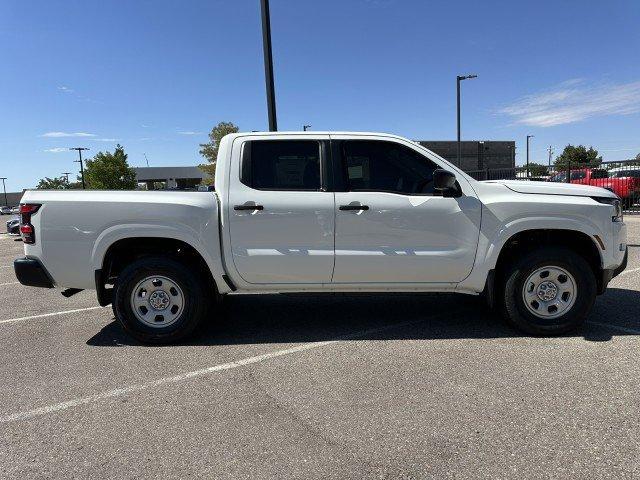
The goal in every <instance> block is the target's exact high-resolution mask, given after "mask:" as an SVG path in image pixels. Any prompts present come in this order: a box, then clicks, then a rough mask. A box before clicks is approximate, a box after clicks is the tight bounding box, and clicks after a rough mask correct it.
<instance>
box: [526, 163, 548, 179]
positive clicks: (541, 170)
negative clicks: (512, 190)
mask: <svg viewBox="0 0 640 480" xmlns="http://www.w3.org/2000/svg"><path fill="white" fill-rule="evenodd" d="M529 175H530V176H532V177H543V176H545V175H549V169H548V168H547V166H546V165H542V164H541V163H535V162H529Z"/></svg>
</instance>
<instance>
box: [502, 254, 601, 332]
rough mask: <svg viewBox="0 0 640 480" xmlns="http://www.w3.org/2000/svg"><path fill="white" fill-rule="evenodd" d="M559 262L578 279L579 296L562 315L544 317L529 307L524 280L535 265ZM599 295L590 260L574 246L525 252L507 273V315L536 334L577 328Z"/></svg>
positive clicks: (518, 325)
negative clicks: (551, 317)
mask: <svg viewBox="0 0 640 480" xmlns="http://www.w3.org/2000/svg"><path fill="white" fill-rule="evenodd" d="M552 265H555V266H558V267H561V268H563V269H565V270H567V271H568V272H569V273H570V274H571V275H572V276H573V279H574V281H575V283H576V291H577V294H576V300H575V303H574V304H573V306H572V307H571V308H570V309H569V310H568V311H567V312H566V313H565V314H564V315H562V316H560V317H557V318H554V319H543V318H540V317H537V316H535V315H533V314H532V313H531V312H529V310H528V309H527V306H526V305H525V302H524V299H523V298H522V291H523V285H524V282H525V281H526V280H527V278H528V277H529V275H530V274H531V273H532V272H534V271H535V270H536V269H538V268H541V267H545V266H552ZM595 296H596V282H595V277H594V274H593V271H592V270H591V268H590V267H589V265H588V264H587V262H586V261H585V260H584V259H583V258H582V257H580V256H579V255H577V254H575V253H574V252H572V251H571V250H568V249H561V248H544V249H539V250H536V251H534V252H531V253H530V254H528V255H525V257H523V258H522V259H521V260H520V261H518V262H517V263H516V265H515V266H514V268H513V269H511V270H510V271H509V272H508V273H507V276H506V280H505V287H504V306H505V314H506V317H507V319H508V320H509V321H510V322H511V323H512V324H513V325H514V326H516V327H518V328H520V329H521V330H524V331H525V332H527V333H531V334H534V335H554V334H561V333H565V332H567V331H570V330H573V329H575V328H577V327H578V326H579V325H580V324H581V323H582V322H583V321H584V318H585V317H586V316H587V314H588V313H589V311H590V310H591V307H592V306H593V302H594V300H595Z"/></svg>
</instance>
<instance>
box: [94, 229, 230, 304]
mask: <svg viewBox="0 0 640 480" xmlns="http://www.w3.org/2000/svg"><path fill="white" fill-rule="evenodd" d="M143 227H144V228H140V226H126V228H123V227H122V226H119V227H118V228H117V229H115V230H111V231H109V230H107V231H105V232H103V234H102V235H100V237H99V238H98V240H97V241H96V243H95V245H94V248H93V252H92V265H93V270H94V272H95V280H96V290H97V292H98V300H99V303H100V304H105V305H106V304H108V303H109V302H110V295H109V294H108V293H107V290H106V288H105V284H108V283H110V282H111V281H113V279H114V277H117V274H118V273H119V271H121V270H122V268H123V266H124V265H126V263H130V262H131V261H133V260H135V259H136V258H140V257H141V256H145V255H153V254H159V255H171V256H179V257H182V258H183V260H185V261H188V262H192V263H193V265H194V266H196V267H197V268H199V269H200V270H201V271H202V273H203V274H204V275H206V278H207V279H208V280H209V281H210V282H211V286H212V288H214V289H216V290H217V292H219V293H226V292H227V291H228V290H229V287H228V285H227V284H226V283H225V281H224V277H223V275H224V270H223V267H222V263H221V259H220V247H219V243H217V240H218V239H217V238H216V239H215V240H216V243H214V244H213V245H207V244H204V243H203V242H201V241H199V240H198V239H197V238H194V237H193V236H190V235H188V234H187V233H185V232H184V231H180V230H177V229H172V228H170V227H164V226H158V227H154V228H148V226H143ZM211 248H213V250H214V252H213V253H214V255H211V253H209V251H210V249H211ZM216 253H217V255H216Z"/></svg>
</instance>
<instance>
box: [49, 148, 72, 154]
mask: <svg viewBox="0 0 640 480" xmlns="http://www.w3.org/2000/svg"><path fill="white" fill-rule="evenodd" d="M44 151H45V152H49V153H60V152H68V151H69V149H68V148H62V147H55V148H47V149H46V150H44Z"/></svg>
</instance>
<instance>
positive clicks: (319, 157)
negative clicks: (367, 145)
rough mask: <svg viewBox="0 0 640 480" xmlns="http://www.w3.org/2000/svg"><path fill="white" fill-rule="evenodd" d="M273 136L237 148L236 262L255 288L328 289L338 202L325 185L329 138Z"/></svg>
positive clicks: (233, 183) (233, 182)
mask: <svg viewBox="0 0 640 480" xmlns="http://www.w3.org/2000/svg"><path fill="white" fill-rule="evenodd" d="M271 138H273V139H271ZM271 138H270V137H269V136H262V137H261V136H256V137H239V138H237V139H236V140H235V141H234V144H233V153H232V167H231V170H230V173H229V174H230V179H229V185H230V187H229V201H228V208H229V212H228V218H229V224H230V225H229V229H230V237H231V248H232V258H233V264H234V266H235V268H236V271H237V272H238V274H239V275H240V276H241V277H242V279H243V280H244V281H246V282H247V283H250V284H286V283H292V284H302V283H307V284H322V283H329V282H330V281H331V275H332V272H333V237H334V225H335V219H334V206H335V204H334V194H333V193H332V192H327V191H325V188H324V186H323V183H324V175H323V173H322V171H323V167H324V157H325V152H326V151H327V150H328V148H326V147H327V144H328V136H326V135H325V136H324V137H322V136H318V137H317V138H315V137H314V138H312V139H309V137H308V136H304V137H301V136H297V137H296V136H292V137H291V138H288V137H285V138H288V139H283V137H282V136H278V137H271Z"/></svg>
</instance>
